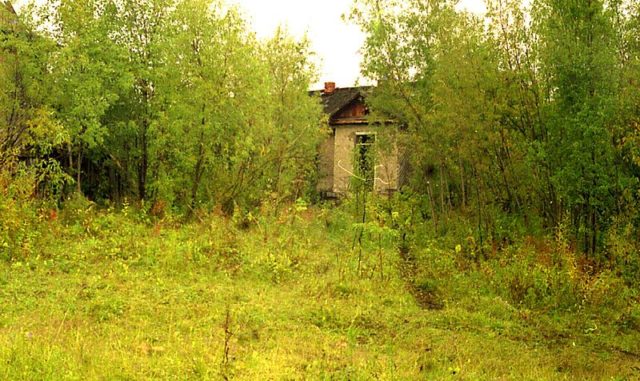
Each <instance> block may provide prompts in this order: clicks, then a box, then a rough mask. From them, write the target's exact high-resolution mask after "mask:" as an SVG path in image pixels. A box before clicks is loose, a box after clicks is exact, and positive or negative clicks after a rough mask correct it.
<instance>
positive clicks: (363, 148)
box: [356, 134, 376, 190]
mask: <svg viewBox="0 0 640 381" xmlns="http://www.w3.org/2000/svg"><path fill="white" fill-rule="evenodd" d="M375 142H376V135H375V134H358V135H356V160H357V162H356V164H357V168H356V173H357V175H358V177H359V178H360V179H361V180H360V181H361V182H363V183H364V185H365V186H366V188H368V189H369V190H373V180H374V178H375V158H374V155H373V152H374V150H373V144H374V143H375Z"/></svg>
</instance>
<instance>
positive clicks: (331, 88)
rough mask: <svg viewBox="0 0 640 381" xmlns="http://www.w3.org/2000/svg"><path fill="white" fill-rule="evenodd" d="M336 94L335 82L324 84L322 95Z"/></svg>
mask: <svg viewBox="0 0 640 381" xmlns="http://www.w3.org/2000/svg"><path fill="white" fill-rule="evenodd" d="M335 92H336V83H335V82H325V83H324V93H325V94H333V93H335Z"/></svg>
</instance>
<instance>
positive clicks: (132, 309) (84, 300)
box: [0, 210, 640, 380]
mask: <svg viewBox="0 0 640 381" xmlns="http://www.w3.org/2000/svg"><path fill="white" fill-rule="evenodd" d="M280 215H281V217H279V218H276V217H271V218H252V217H251V216H249V218H247V220H246V221H235V220H231V219H225V218H222V217H215V216H213V217H206V218H204V217H203V218H202V219H201V221H199V222H197V223H193V224H188V225H182V224H179V223H175V222H172V221H169V220H167V219H165V220H161V221H146V220H143V219H141V218H138V217H135V216H131V215H128V214H127V211H126V210H125V211H122V212H118V213H116V212H87V213H85V212H83V211H79V212H78V213H77V214H76V215H72V216H67V217H65V218H60V219H59V220H56V221H45V220H44V219H43V221H42V222H41V226H42V228H41V229H40V230H39V231H38V232H34V233H33V235H32V236H31V237H27V238H26V239H25V240H24V242H23V243H22V247H21V250H22V251H21V253H22V254H21V256H19V257H18V258H15V256H14V259H13V260H11V261H7V262H3V263H2V264H0V379H3V380H36V379H37V380H87V379H99V380H141V379H242V380H244V379H247V380H269V379H273V380H281V379H284V380H298V379H300V380H302V379H313V380H315V379H320V380H333V379H335V380H417V379H425V380H638V379H640V357H639V355H638V354H640V313H639V311H640V310H639V309H638V306H637V297H636V295H631V296H628V297H626V298H625V299H624V301H625V302H624V303H623V304H620V305H610V304H607V303H609V302H607V301H606V300H607V295H608V294H610V293H612V292H617V291H616V289H615V287H614V286H615V284H616V283H615V282H609V283H606V284H607V286H606V287H605V288H604V289H603V290H601V291H602V295H603V296H601V297H602V298H604V301H602V302H601V303H600V304H598V307H597V309H594V308H587V307H575V308H574V307H567V308H562V309H549V308H545V307H544V305H540V306H538V307H536V306H537V305H536V304H535V303H534V302H535V301H536V300H537V301H540V300H542V299H541V298H537V299H535V298H534V299H532V298H533V297H532V296H530V295H529V294H530V293H531V292H530V291H527V290H530V288H527V289H525V293H524V294H523V295H520V296H519V297H520V298H521V299H517V297H518V295H515V296H514V295H511V294H503V293H501V292H500V290H501V288H500V287H499V286H492V282H501V281H502V280H504V279H506V275H501V274H500V271H501V270H500V269H501V268H503V269H504V268H508V267H509V266H510V264H513V263H517V262H518V261H517V260H514V261H511V262H509V261H506V262H505V260H504V257H505V256H506V254H505V255H504V256H501V258H500V261H503V262H504V263H503V264H502V267H500V266H501V265H498V263H499V262H497V261H498V259H496V260H495V261H494V262H486V263H484V264H482V263H481V264H478V265H474V266H471V267H469V266H467V268H464V266H463V265H462V264H461V262H460V263H458V262H456V256H457V255H458V254H461V253H459V252H460V251H461V250H460V248H447V247H446V246H447V245H444V244H442V243H441V242H437V241H434V242H433V244H431V245H427V246H426V247H421V248H419V249H418V248H413V249H412V253H411V254H410V255H404V256H403V255H400V254H399V253H398V250H397V249H396V248H395V245H393V243H392V242H391V241H390V240H383V239H375V236H373V237H368V238H369V239H365V243H364V244H363V245H364V246H360V245H354V229H353V226H352V225H351V224H350V223H349V219H348V218H347V217H345V216H344V215H341V214H340V213H339V212H327V211H322V210H313V211H309V210H299V211H295V210H291V211H289V212H283V213H281V214H280ZM365 238H367V237H365ZM378 238H379V237H378ZM356 246H358V247H356ZM361 247H362V252H360V248H361ZM456 249H457V250H456ZM532 250H533V249H532ZM520 252H524V253H526V252H527V251H526V250H525V249H522V250H520V251H519V253H520ZM360 253H361V256H360ZM518 255H527V254H518ZM359 256H360V257H361V258H360V259H361V261H360V262H361V263H360V271H359V272H358V262H359V261H358V257H359ZM511 257H513V258H517V255H516V254H512V255H511ZM454 268H455V269H458V270H457V271H452V269H454ZM525 272H526V271H525ZM601 283H602V282H601ZM594 287H595V286H594ZM509 289H510V290H512V291H513V290H515V291H517V290H518V287H513V286H512V287H511V288H509ZM625 292H626V291H625ZM516 294H517V292H516ZM510 295H511V296H510ZM589 295H595V293H594V292H592V293H591V294H589ZM593 297H594V298H595V296H593ZM634 298H636V299H634ZM613 299H615V298H613ZM518 300H520V302H517V301H518ZM532 300H533V301H532ZM545 300H546V299H545ZM616 300H617V299H616ZM634 300H635V302H634ZM629 301H631V302H629ZM549 303H550V304H549V305H558V303H559V302H557V301H551V302H549ZM594 303H595V301H593V303H590V304H594ZM602 311H605V312H602ZM607 311H608V312H607Z"/></svg>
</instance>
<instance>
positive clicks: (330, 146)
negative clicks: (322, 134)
mask: <svg viewBox="0 0 640 381" xmlns="http://www.w3.org/2000/svg"><path fill="white" fill-rule="evenodd" d="M334 148H335V137H334V136H333V132H332V133H331V134H330V135H329V136H328V137H327V139H325V141H324V142H322V144H321V145H320V149H319V152H318V188H317V189H318V192H324V193H326V192H333V167H334V161H333V159H334V152H335V149H334Z"/></svg>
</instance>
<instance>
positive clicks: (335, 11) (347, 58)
mask: <svg viewBox="0 0 640 381" xmlns="http://www.w3.org/2000/svg"><path fill="white" fill-rule="evenodd" d="M36 1H38V0H36ZM26 2H27V0H14V4H15V5H16V8H18V7H19V6H20V5H22V4H24V3H26ZM227 2H228V3H229V4H237V5H238V6H239V7H240V8H241V9H242V10H243V12H244V14H245V15H246V17H247V18H248V19H249V21H250V23H251V25H252V26H253V29H254V30H255V31H256V33H257V35H258V36H259V37H261V38H268V37H270V36H271V35H273V33H274V32H275V30H276V28H277V27H278V26H279V25H283V26H286V27H287V29H288V30H289V32H290V33H291V34H293V35H294V36H296V37H298V38H301V37H302V36H304V34H305V33H306V34H307V36H308V38H309V40H310V41H311V49H312V50H313V51H314V52H315V53H316V57H315V61H316V63H317V64H318V69H319V72H320V78H319V81H318V83H316V84H315V85H314V86H313V88H314V89H315V88H321V87H322V84H323V83H324V82H328V81H333V82H336V84H337V86H338V87H348V86H353V85H355V84H356V83H357V82H358V81H359V82H360V84H364V81H362V80H361V79H360V61H361V58H362V57H361V55H360V53H359V50H360V48H361V47H362V44H363V42H364V35H363V34H362V33H361V32H360V30H359V29H358V28H357V27H356V26H354V25H347V24H345V22H343V21H342V17H341V16H342V15H343V14H345V13H348V12H349V8H350V6H351V3H352V2H351V0H227ZM460 6H461V7H463V8H466V9H468V10H469V11H471V12H474V13H484V12H485V6H484V0H460Z"/></svg>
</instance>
